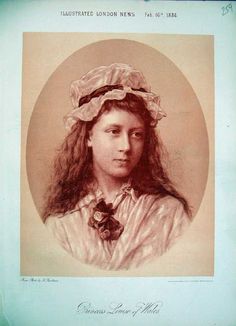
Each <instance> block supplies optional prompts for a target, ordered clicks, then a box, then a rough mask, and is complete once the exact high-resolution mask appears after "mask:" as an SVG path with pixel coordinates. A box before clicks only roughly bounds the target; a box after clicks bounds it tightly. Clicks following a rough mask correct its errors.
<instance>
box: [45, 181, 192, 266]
mask: <svg viewBox="0 0 236 326" xmlns="http://www.w3.org/2000/svg"><path fill="white" fill-rule="evenodd" d="M101 199H103V194H102V192H101V190H100V189H97V190H94V191H91V192H90V193H89V194H88V195H87V196H85V197H84V198H83V199H81V200H80V201H79V203H78V205H77V206H76V208H75V210H73V211H70V212H68V213H66V214H65V215H63V216H60V215H57V216H50V217H49V218H48V219H47V221H46V226H47V227H48V228H49V229H50V230H51V231H52V233H53V235H54V236H55V238H56V239H57V240H58V241H59V243H60V244H61V246H62V247H63V248H64V249H65V250H66V251H67V252H68V253H70V254H71V255H72V256H73V257H74V258H76V259H78V260H79V261H81V262H83V263H86V264H92V265H96V266H97V267H99V268H102V269H109V270H119V269H129V268H135V267H138V266H139V265H140V264H143V263H145V262H147V261H149V260H151V259H152V258H153V257H157V256H160V255H162V254H163V253H164V252H165V251H166V250H168V249H169V248H170V247H171V246H172V245H173V243H174V242H175V240H176V239H177V238H178V237H179V236H180V235H181V234H182V232H183V230H184V229H185V227H186V226H187V225H188V224H189V221H190V220H189V217H188V215H187V214H186V212H185V211H184V208H183V205H182V203H181V202H180V201H179V200H178V199H176V198H174V197H172V196H166V197H163V198H159V197H158V196H157V195H152V194H151V195H150V194H144V195H141V196H139V197H138V196H137V195H136V193H135V191H134V189H132V188H131V187H130V185H129V184H126V185H124V186H123V187H122V188H121V190H120V192H119V193H118V194H117V195H116V197H115V199H114V201H113V203H112V205H113V208H114V210H115V214H114V218H115V219H116V220H118V221H119V222H120V223H121V224H122V225H123V226H124V231H123V233H122V234H121V236H120V237H119V239H118V240H108V241H107V240H102V239H101V238H100V236H99V235H98V232H97V230H96V229H94V228H92V227H91V226H89V225H88V220H89V218H90V217H91V214H93V208H94V207H95V206H96V205H97V203H98V202H99V201H100V200H101Z"/></svg>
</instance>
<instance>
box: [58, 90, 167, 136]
mask: <svg viewBox="0 0 236 326" xmlns="http://www.w3.org/2000/svg"><path fill="white" fill-rule="evenodd" d="M127 93H131V94H134V95H137V96H140V97H142V98H143V99H144V101H145V102H146V105H147V109H148V111H149V112H150V114H151V117H152V119H153V123H152V126H155V125H156V124H157V122H158V121H159V120H160V119H162V118H163V117H165V116H166V113H165V112H164V111H163V110H162V108H161V107H160V97H159V96H157V95H156V94H154V93H151V92H142V91H135V90H133V89H131V88H130V87H128V86H125V87H124V89H114V90H112V91H108V92H107V93H106V94H104V95H101V96H98V97H94V98H92V99H91V101H90V102H88V103H85V104H83V105H82V106H80V107H77V108H75V109H73V110H72V111H71V112H70V113H69V114H67V115H66V116H65V117H64V124H65V128H66V129H67V130H71V128H72V126H73V125H74V124H75V123H76V122H77V120H78V119H80V120H82V121H92V120H93V118H95V117H96V116H97V115H98V113H99V111H100V110H101V107H102V105H103V104H104V103H105V101H107V100H123V99H124V98H125V96H126V94H127Z"/></svg>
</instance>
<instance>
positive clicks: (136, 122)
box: [95, 107, 144, 128]
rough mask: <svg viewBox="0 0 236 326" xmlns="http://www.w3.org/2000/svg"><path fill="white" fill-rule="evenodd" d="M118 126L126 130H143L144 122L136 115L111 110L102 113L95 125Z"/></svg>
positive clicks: (119, 110) (114, 109)
mask: <svg viewBox="0 0 236 326" xmlns="http://www.w3.org/2000/svg"><path fill="white" fill-rule="evenodd" d="M112 124H116V125H120V126H124V127H127V128H144V121H143V120H142V118H141V117H139V116H138V115H135V114H134V113H131V112H129V111H125V110H121V109H117V108H115V107H114V108H113V109H111V110H110V111H108V112H104V113H103V114H102V115H101V117H100V118H99V120H98V121H97V123H96V124H95V126H96V125H98V126H105V125H112Z"/></svg>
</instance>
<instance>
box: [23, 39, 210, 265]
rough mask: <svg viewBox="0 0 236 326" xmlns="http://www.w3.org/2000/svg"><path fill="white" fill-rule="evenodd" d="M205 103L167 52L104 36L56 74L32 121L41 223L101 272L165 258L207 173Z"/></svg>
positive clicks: (31, 166) (30, 158)
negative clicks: (203, 109)
mask: <svg viewBox="0 0 236 326" xmlns="http://www.w3.org/2000/svg"><path fill="white" fill-rule="evenodd" d="M208 164H209V144H208V134H207V129H206V123H205V120H204V116H203V113H202V109H201V106H200V103H199V100H198V98H197V96H196V94H195V92H194V90H193V88H192V86H191V84H190V83H189V82H188V80H187V78H186V77H185V76H184V74H183V73H182V72H181V70H180V69H179V68H178V67H177V66H176V65H175V64H174V62H172V61H171V60H170V59H169V58H168V57H167V56H165V55H164V54H163V53H161V52H159V51H158V50H157V49H156V48H155V49H154V48H152V47H150V46H148V45H145V44H143V43H140V42H137V41H133V40H127V39H107V40H102V41H98V42H95V43H92V44H89V45H87V46H85V47H83V48H80V49H79V50H78V51H76V52H74V53H73V54H72V55H70V56H69V57H68V58H67V59H66V60H65V61H63V62H62V63H61V64H60V65H59V66H58V67H57V69H56V70H55V71H54V72H53V73H52V74H51V76H50V78H49V79H48V80H47V82H46V84H45V85H44V87H43V89H42V91H41V93H40V95H39V97H38V99H37V102H36V104H35V106H34V110H33V113H32V116H31V120H30V124H29V128H28V135H27V148H26V166H27V175H28V182H29V186H30V190H31V194H32V197H33V200H34V204H35V206H36V208H37V211H38V212H39V215H40V216H41V219H42V223H43V224H44V225H45V226H46V228H47V229H48V231H49V232H50V233H51V234H52V235H53V237H54V238H55V240H56V241H57V242H58V243H59V244H60V246H61V247H62V248H63V249H64V250H65V251H66V252H67V253H68V254H69V255H70V256H72V257H73V258H74V259H76V260H78V261H79V262H80V263H83V264H87V265H91V266H95V267H96V268H98V269H101V270H109V271H119V270H129V269H133V268H139V267H140V266H144V265H145V264H148V263H150V262H152V261H153V260H154V259H156V261H158V258H159V257H161V256H162V255H163V254H165V253H166V252H169V251H170V250H172V248H173V247H174V246H175V244H176V242H178V241H180V239H181V237H182V236H183V234H184V233H185V232H187V230H188V229H189V227H190V225H191V223H192V221H193V220H194V217H195V215H196V213H197V211H198V209H199V207H200V204H201V201H202V198H203V195H204V191H205V187H206V182H207V176H208Z"/></svg>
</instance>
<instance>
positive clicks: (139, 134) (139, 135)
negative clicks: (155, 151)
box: [132, 131, 144, 139]
mask: <svg viewBox="0 0 236 326" xmlns="http://www.w3.org/2000/svg"><path fill="white" fill-rule="evenodd" d="M143 136H144V134H143V132H141V131H135V132H133V133H132V137H133V138H137V139H143Z"/></svg>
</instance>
